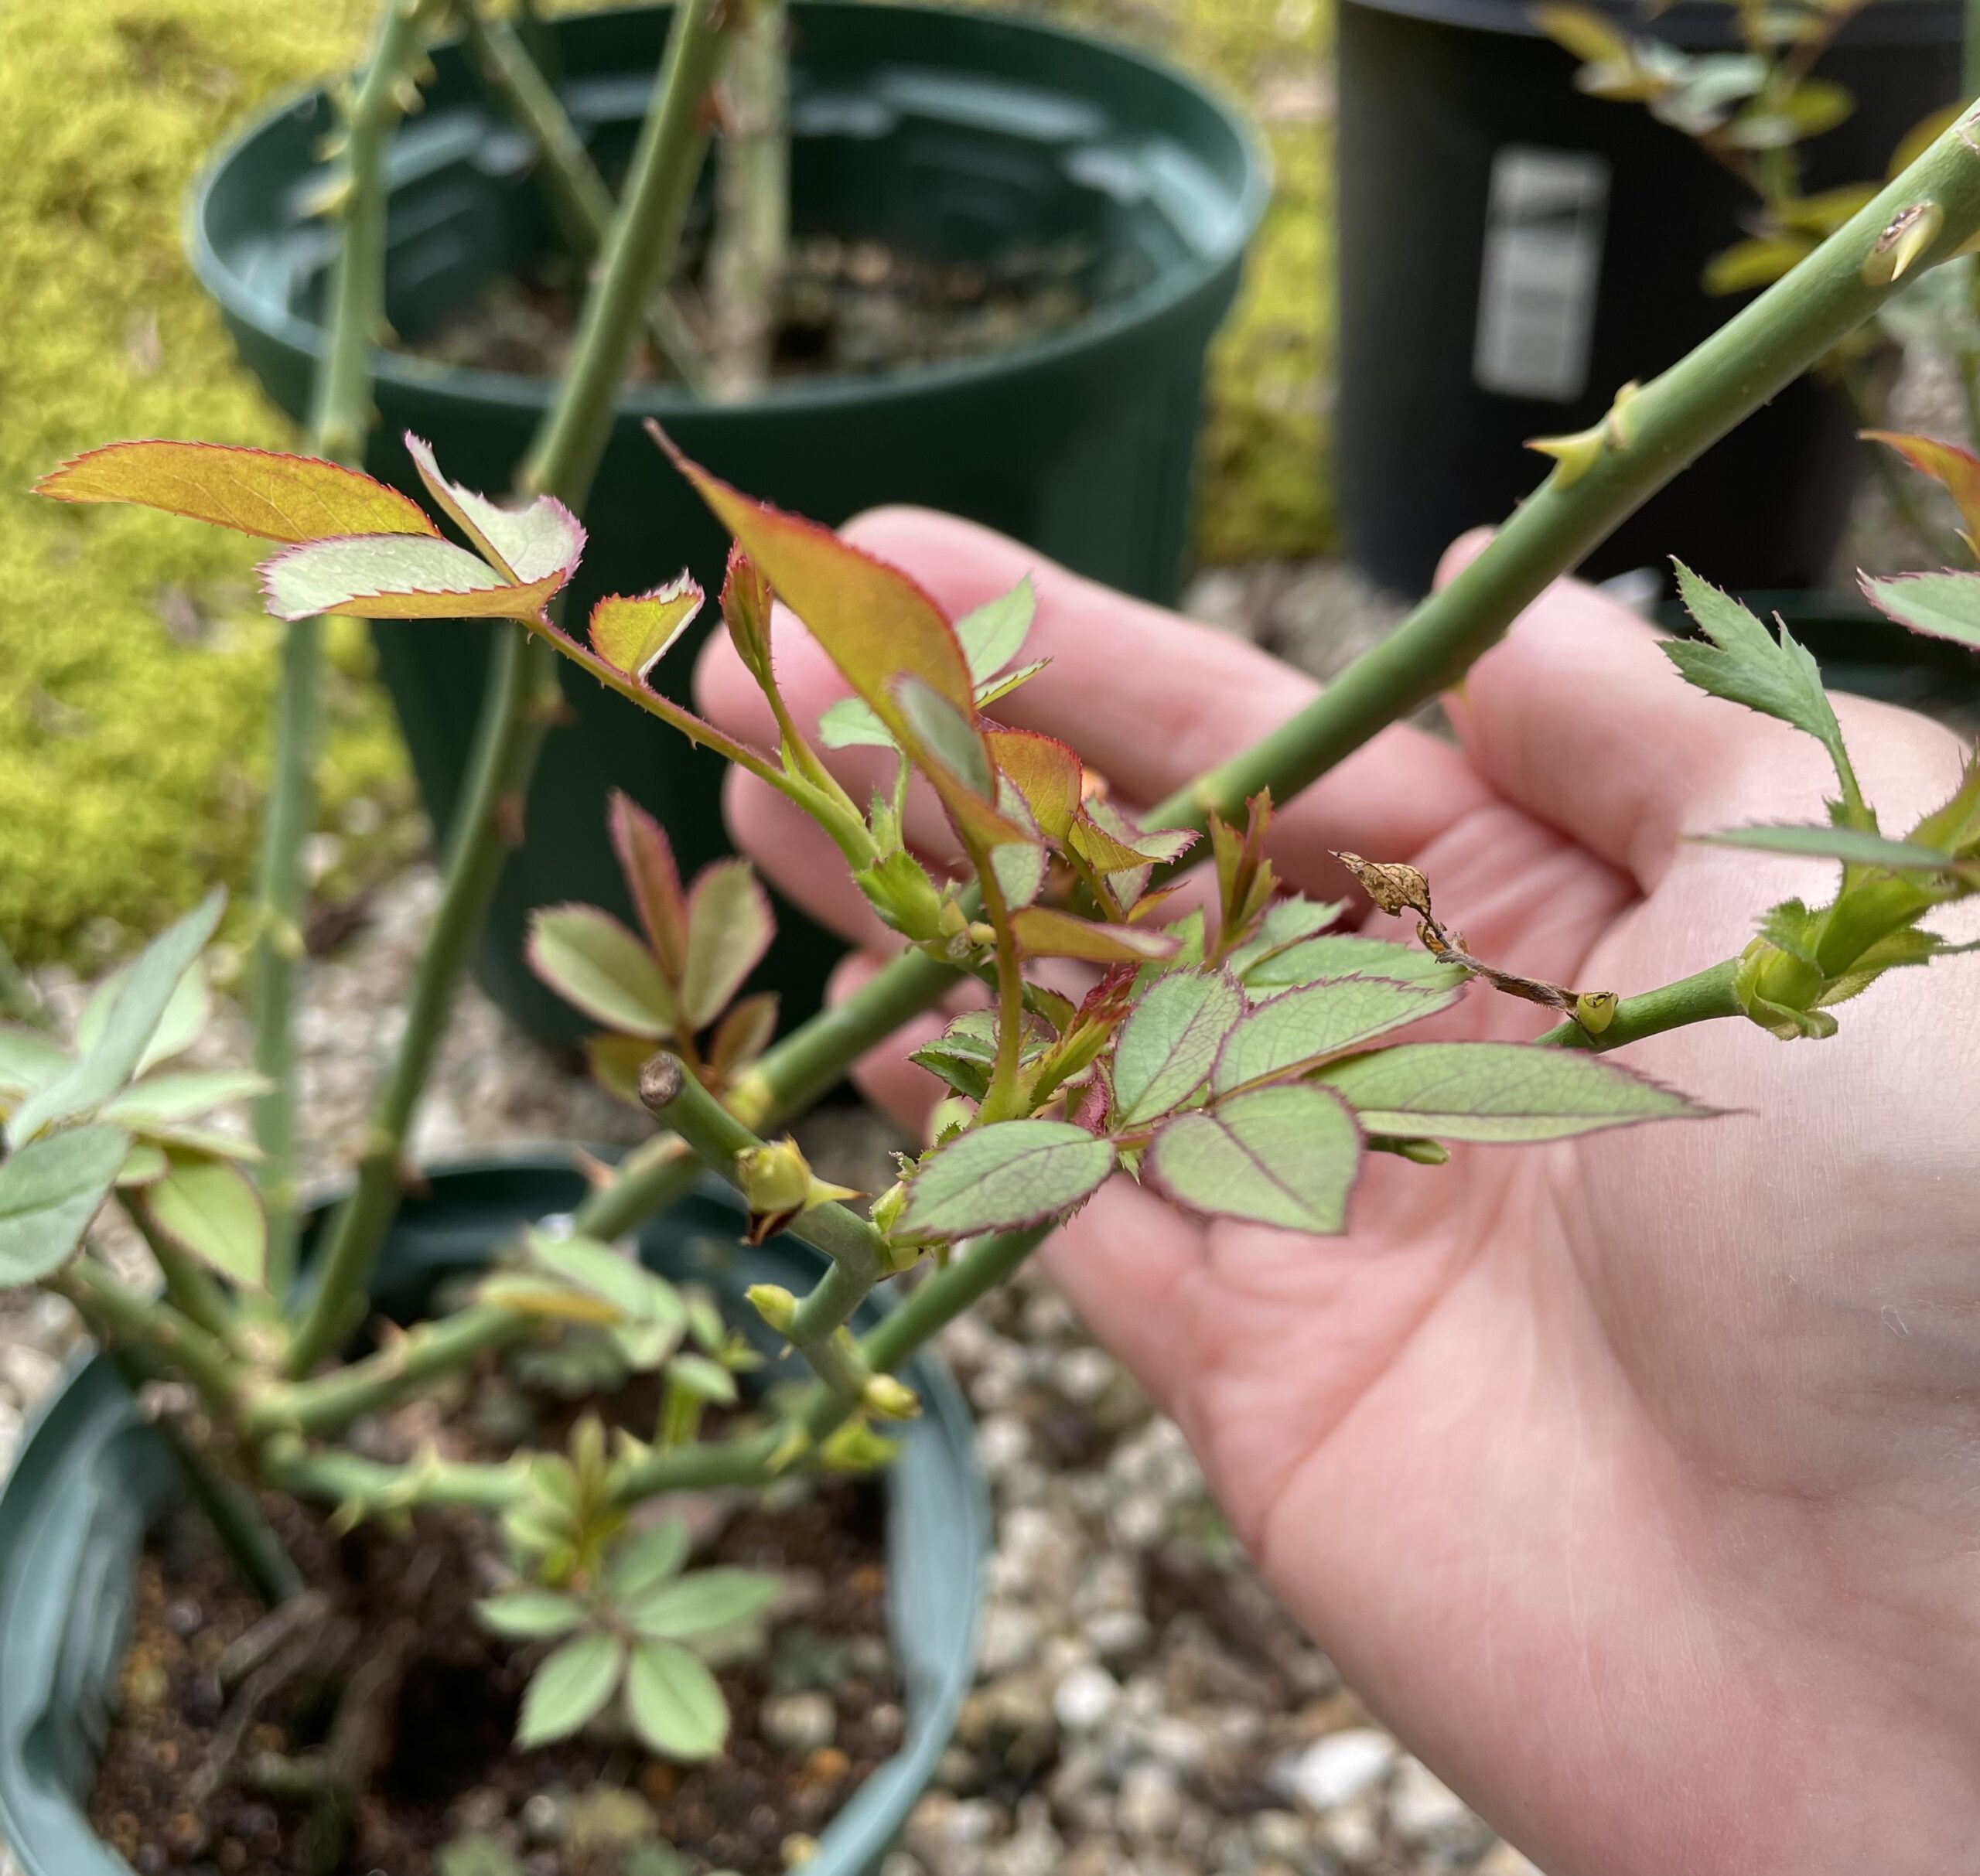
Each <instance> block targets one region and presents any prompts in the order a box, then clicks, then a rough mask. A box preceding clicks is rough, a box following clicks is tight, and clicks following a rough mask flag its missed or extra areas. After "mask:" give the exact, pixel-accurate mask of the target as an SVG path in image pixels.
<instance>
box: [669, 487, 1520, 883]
mask: <svg viewBox="0 0 1980 1876" xmlns="http://www.w3.org/2000/svg"><path fill="white" fill-rule="evenodd" d="M845 533H846V535H847V537H848V538H849V539H851V540H853V541H856V542H858V544H859V545H860V546H862V547H865V548H866V549H867V550H868V551H871V552H872V553H875V554H877V555H878V556H879V558H882V559H884V560H886V561H890V562H892V563H893V564H894V565H897V566H900V567H901V568H903V569H904V570H905V571H907V572H909V573H910V574H911V575H913V576H914V578H917V580H918V581H920V583H921V584H922V585H923V586H925V587H927V588H928V590H929V591H930V592H931V593H932V595H934V598H935V599H936V601H937V603H938V604H939V605H941V606H943V608H944V609H945V610H947V611H948V612H951V614H952V615H956V614H960V613H961V612H966V611H968V610H969V609H971V607H973V606H975V605H981V603H983V602H985V600H988V599H992V598H995V596H996V595H998V594H999V593H1001V592H1007V591H1008V590H1009V588H1010V587H1011V586H1012V585H1015V584H1016V582H1017V580H1018V579H1019V578H1020V577H1022V575H1025V574H1026V573H1027V572H1028V573H1029V574H1031V575H1032V576H1033V581H1034V583H1035V585H1036V589H1037V592H1038V599H1039V606H1038V618H1037V622H1036V626H1034V627H1033V633H1032V636H1031V639H1030V641H1029V643H1027V645H1026V648H1025V653H1024V655H1025V656H1026V657H1027V658H1030V657H1050V659H1051V660H1052V663H1051V664H1050V667H1048V668H1047V669H1046V670H1045V671H1044V672H1043V673H1042V674H1040V675H1039V677H1036V678H1034V679H1033V680H1032V681H1031V682H1030V683H1029V684H1026V685H1025V686H1024V687H1022V688H1021V689H1020V690H1019V691H1016V692H1015V693H1013V694H1012V695H1011V696H1010V697H1009V698H1006V699H1005V700H1004V701H1002V702H1001V703H1000V704H999V705H998V706H997V708H996V712H995V714H996V715H997V716H998V717H999V719H1000V720H1002V721H1007V722H1009V723H1012V724H1015V725H1018V726H1019V727H1022V728H1032V729H1037V730H1040V731H1043V732H1045V733H1046V734H1047V735H1055V736H1057V737H1060V738H1061V739H1062V740H1064V741H1066V742H1070V743H1071V744H1073V745H1074V747H1075V748H1077V749H1079V750H1080V753H1081V755H1082V756H1083V757H1084V759H1086V760H1087V762H1089V764H1090V765H1091V766H1093V767H1094V769H1097V770H1098V771H1099V772H1100V773H1101V774H1102V775H1104V776H1106V777H1107V779H1108V781H1109V783H1111V785H1112V786H1114V787H1115V790H1116V791H1117V792H1118V793H1119V794H1120V795H1121V796H1122V798H1123V799H1124V800H1125V801H1127V802H1128V803H1130V804H1131V805H1136V806H1142V807H1146V806H1148V805H1149V804H1151V803H1154V802H1156V801H1157V800H1160V799H1161V798H1162V797H1163V796H1166V795H1168V794H1169V793H1173V792H1174V791H1175V790H1176V789H1178V788H1179V787H1180V786H1182V785H1183V784H1184V783H1186V782H1188V781H1190V780H1191V779H1193V778H1194V777H1195V776H1197V775H1198V774H1200V773H1202V772H1203V771H1204V770H1207V769H1211V768H1214V767H1215V766H1217V764H1218V763H1220V762H1222V761H1224V760H1225V759H1227V758H1229V757H1230V756H1234V755H1235V754H1237V752H1239V751H1241V750H1242V749H1245V748H1248V746H1250V745H1251V744H1252V743H1254V742H1257V741H1258V739H1259V738H1261V737H1262V736H1264V735H1266V734H1268V732H1271V731H1272V730H1273V729H1275V728H1278V725H1280V724H1281V723H1282V722H1283V721H1285V718H1287V717H1289V716H1290V715H1292V714H1293V713H1294V712H1295V711H1297V710H1298V709H1299V708H1300V707H1301V706H1302V704H1305V703H1306V702H1307V701H1310V699H1311V698H1312V697H1313V694H1314V691H1315V687H1314V685H1313V683H1312V681H1311V680H1309V679H1307V678H1306V677H1302V676H1301V675H1300V674H1298V673H1296V672H1295V671H1293V670H1290V669H1289V667H1286V666H1285V665H1283V664H1281V663H1279V662H1278V660H1276V659H1274V658H1272V657H1269V656H1268V655H1267V654H1266V653H1264V652H1262V651H1261V650H1258V648H1257V647H1255V646H1251V645H1247V644H1244V643H1241V641H1238V640H1234V639H1232V638H1230V637H1228V636H1226V635H1224V634H1223V633H1217V632H1214V631H1212V630H1210V629H1208V628H1207V627H1204V626H1198V625H1195V624H1193V623H1191V622H1189V621H1187V620H1186V619H1179V618H1178V617H1176V616H1175V615H1173V614H1172V613H1168V612H1163V611H1162V610H1161V609H1159V608H1157V607H1155V606H1152V605H1145V604H1143V603H1142V602H1139V601H1137V600H1132V599H1126V598H1124V597H1123V596H1122V595H1119V594H1118V593H1115V592H1110V591H1108V589H1107V588H1104V587H1101V586H1099V585H1095V584H1094V583H1093V582H1091V581H1087V580H1084V579H1081V578H1079V577H1078V576H1077V575H1074V574H1071V573H1069V572H1067V571H1065V569H1063V568H1060V567H1057V566H1054V565H1052V563H1050V561H1044V560H1043V559H1041V558H1040V557H1039V555H1037V554H1035V553H1033V552H1032V551H1030V550H1029V549H1027V548H1024V547H1020V546H1019V545H1018V544H1016V543H1015V542H1013V541H1008V540H1005V538H1004V537H1002V536H1000V535H998V534H994V533H992V532H991V531H990V530H988V529H985V528H981V527H976V526H975V525H973V524H971V523H968V522H965V521H961V520H955V519H954V518H952V517H947V516H943V515H937V514H934V513H929V512H927V511H925V510H915V509H902V508H892V509H881V510H876V511H874V512H873V513H870V514H867V515H864V516H862V517H859V518H858V519H857V520H854V521H853V522H852V523H850V524H848V527H847V528H846V529H845ZM774 645H775V655H776V657H777V671H778V677H779V680H780V684H781V685H782V687H783V691H784V694H785V696H786V698H787V700H788V701H790V707H791V710H792V714H793V715H794V717H796V718H797V720H798V721H799V722H800V723H801V724H805V723H808V722H810V721H814V720H815V718H816V716H817V715H818V711H821V709H823V708H824V707H825V705H826V704H829V703H830V702H831V701H834V700H835V699H836V698H839V697H841V696H843V695H844V694H845V689H846V687H845V683H844V681H843V680H841V678H840V677H838V674H837V672H836V671H835V670H833V669H832V667H831V664H830V663H829V661H828V660H826V658H825V657H824V653H823V652H822V651H821V650H819V648H818V646H817V645H816V644H815V643H814V642H813V641H812V640H811V639H810V638H809V636H808V635H807V634H805V633H803V632H802V631H801V629H797V628H796V627H795V626H794V624H793V623H792V622H788V621H783V622H780V629H777V631H776V633H775V635H774ZM698 690H699V694H700V696H701V698H702V705H703V708H705V710H706V711H708V715H710V716H711V717H712V718H714V719H715V721H717V722H719V723H720V724H722V725H723V727H724V728H728V729H729V730H731V732H732V733H735V734H738V735H752V736H753V737H755V738H757V739H759V740H761V739H763V738H765V737H766V735H767V734H768V733H769V731H768V728H767V726H768V724H769V713H768V711H767V708H766V706H765V705H764V704H763V700H762V699H761V698H760V696H758V695H756V691H755V686H754V684H753V681H752V680H750V678H749V675H748V674H747V673H746V671H745V670H743V669H742V666H741V664H740V663H739V660H737V659H736V656H735V653H734V652H733V650H732V648H731V647H729V645H728V643H727V642H726V640H725V639H721V638H719V637H718V639H716V640H712V641H711V643H710V645H709V647H708V650H707V651H705V653H704V654H703V657H702V663H701V667H700V670H699V673H698ZM837 766H838V765H837V762H836V761H835V769H836V768H837ZM1486 799H1487V791H1486V790H1484V789H1483V787H1482V786H1481V785H1480V783H1478V781H1477V779H1476V777H1475V776H1473V774H1472V773H1471V771H1470V768H1469V766H1468V765H1467V764H1466V762H1464V760H1463V758H1462V757H1461V756H1459V754H1458V753H1457V752H1456V751H1454V750H1453V749H1451V748H1449V745H1446V744H1445V743H1443V742H1440V741H1439V740H1438V739H1436V738H1432V737H1429V736H1427V735H1423V734H1422V732H1418V731H1415V730H1413V729H1411V728H1407V727H1406V726H1399V727H1397V728H1392V729H1391V730H1389V731H1388V732H1384V734H1383V735H1381V736H1379V737H1377V738H1376V739H1375V740H1374V742H1371V743H1370V744H1369V745H1367V746H1366V747H1365V748H1364V749H1361V750H1360V751H1358V752H1357V753H1356V754H1355V755H1354V756H1351V757H1350V758H1349V759H1347V761H1346V762H1343V763H1342V764H1341V765H1340V766H1339V767H1338V768H1336V769H1335V770H1334V771H1333V773H1330V775H1328V776H1326V777H1325V778H1323V780H1322V781H1321V782H1320V783H1318V784H1316V786H1314V787H1313V789H1311V790H1309V791H1308V792H1307V793H1306V794H1305V795H1304V796H1302V797H1301V798H1300V799H1299V800H1298V801H1297V802H1296V803H1294V804H1292V806H1291V807H1286V806H1285V804H1283V803H1282V804H1281V807H1282V812H1281V815H1280V817H1279V820H1278V823H1277V824H1276V826H1275V840H1274V852H1275V856H1276V857H1277V858H1278V861H1279V864H1280V867H1281V870H1282V872H1283V873H1284V874H1285V875H1286V877H1287V878H1289V879H1290V880H1291V881H1292V882H1293V883H1294V884H1296V885H1300V886H1302V887H1305V888H1306V889H1309V890H1318V891H1330V890H1333V889H1337V888H1338V887H1339V886H1340V884H1341V876H1340V873H1339V871H1338V869H1337V868H1335V867H1334V866H1333V863H1332V862H1331V861H1329V860H1328V859H1327V858H1326V852H1327V850H1328V849H1329V848H1334V847H1354V848H1359V849H1360V851H1364V852H1367V853H1371V854H1377V855H1381V856H1384V857H1399V856H1401V855H1404V854H1409V853H1412V852H1414V851H1416V849H1417V848H1419V847H1420V846H1421V845H1422V844H1423V843H1424V842H1425V841H1427V840H1429V838H1431V837H1432V835H1434V834H1435V833H1436V832H1438V831H1440V830H1441V829H1442V828H1443V827H1446V826H1449V824H1451V823H1452V822H1453V820H1456V819H1458V818H1459V817H1462V816H1463V814H1466V813H1468V812H1470V810H1472V809H1473V808H1475V807H1477V806H1479V805H1480V804H1481V803H1483V801H1484V800H1486ZM917 837H930V836H929V835H928V834H927V831H926V830H922V831H919V832H918V833H917Z"/></svg>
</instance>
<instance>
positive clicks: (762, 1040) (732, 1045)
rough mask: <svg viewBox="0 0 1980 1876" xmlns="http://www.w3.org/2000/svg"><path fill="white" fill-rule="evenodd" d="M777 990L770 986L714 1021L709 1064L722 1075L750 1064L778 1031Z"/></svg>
mask: <svg viewBox="0 0 1980 1876" xmlns="http://www.w3.org/2000/svg"><path fill="white" fill-rule="evenodd" d="M776 1035H777V993H776V991H769V990H766V991H758V992H757V993H756V995H755V996H753V997H745V998H743V999H742V1001H740V1002H739V1003H738V1004H736V1005H734V1006H733V1008H731V1009H730V1011H729V1014H728V1015H726V1016H725V1017H723V1018H722V1021H721V1022H719V1023H718V1024H716V1025H715V1035H714V1036H713V1038H712V1039H711V1040H710V1042H709V1043H708V1066H709V1067H710V1068H712V1069H714V1070H715V1073H717V1074H718V1075H722V1076H729V1075H733V1074H735V1073H736V1072H737V1071H738V1070H739V1069H745V1068H747V1067H748V1066H749V1064H750V1063H751V1062H753V1061H755V1060H756V1058H757V1056H760V1055H761V1054H762V1053H763V1051H764V1050H765V1049H767V1048H769V1047H770V1043H771V1041H772V1040H773V1038H774V1037H775V1036H776Z"/></svg>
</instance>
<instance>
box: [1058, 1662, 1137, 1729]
mask: <svg viewBox="0 0 1980 1876" xmlns="http://www.w3.org/2000/svg"><path fill="white" fill-rule="evenodd" d="M1120 1697H1121V1684H1120V1683H1119V1682H1118V1681H1117V1680H1115V1678H1114V1676H1112V1675H1111V1674H1110V1673H1108V1671H1107V1670H1106V1669H1104V1667H1076V1668H1074V1670H1073V1671H1072V1672H1071V1673H1070V1674H1068V1675H1067V1676H1066V1677H1065V1679H1064V1680H1062V1681H1060V1683H1059V1685H1058V1687H1057V1690H1056V1691H1055V1692H1054V1693H1053V1696H1052V1711H1053V1713H1054V1714H1057V1716H1058V1720H1059V1724H1060V1725H1061V1726H1063V1728H1065V1729H1066V1730H1067V1732H1069V1733H1090V1732H1091V1731H1093V1729H1094V1728H1095V1727H1096V1726H1098V1725H1099V1724H1100V1723H1101V1721H1103V1720H1104V1719H1105V1718H1106V1717H1107V1716H1108V1714H1110V1713H1111V1712H1112V1711H1114V1703H1115V1701H1116V1700H1118V1699H1119V1698H1120Z"/></svg>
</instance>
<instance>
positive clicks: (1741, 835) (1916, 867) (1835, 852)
mask: <svg viewBox="0 0 1980 1876" xmlns="http://www.w3.org/2000/svg"><path fill="white" fill-rule="evenodd" d="M1693 838H1694V839H1695V840H1696V841H1698V842H1700V843H1701V844H1703V845H1705V846H1709V847H1740V848H1751V849H1753V850H1754V851H1758V852H1760V853H1778V854H1802V855H1805V856H1806V857H1808V858H1811V859H1817V860H1842V861H1847V862H1848V863H1849V865H1852V866H1881V867H1886V868H1890V871H1893V872H1899V873H1902V872H1917V871H1927V872H1943V871H1944V870H1945V868H1948V867H1949V866H1951V865H1953V864H1954V855H1952V854H1949V853H1942V852H1941V851H1939V850H1938V849H1937V848H1933V847H1920V846H1919V845H1917V844H1916V843H1915V842H1913V841H1893V840H1887V839H1886V838H1885V837H1884V836H1883V835H1882V834H1870V833H1868V832H1866V831H1864V830H1863V829H1862V828H1860V827H1827V826H1816V825H1813V824H1809V825H1805V826H1804V825H1801V824H1787V825H1761V826H1759V827H1729V828H1727V829H1726V830H1725V831H1723V832H1722V833H1719V834H1695V835H1694V836H1693Z"/></svg>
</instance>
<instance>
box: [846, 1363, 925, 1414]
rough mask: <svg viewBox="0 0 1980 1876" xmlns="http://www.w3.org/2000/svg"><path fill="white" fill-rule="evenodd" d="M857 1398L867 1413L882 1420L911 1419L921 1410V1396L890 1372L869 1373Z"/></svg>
mask: <svg viewBox="0 0 1980 1876" xmlns="http://www.w3.org/2000/svg"><path fill="white" fill-rule="evenodd" d="M859 1399H860V1404H862V1406H863V1407H865V1409H866V1410H867V1411H868V1412H869V1414H878V1415H879V1417H880V1418H881V1419H882V1420H913V1419H915V1418H917V1417H918V1416H919V1415H920V1412H921V1397H920V1395H919V1394H917V1393H916V1392H915V1391H914V1390H913V1388H911V1387H909V1386H908V1385H907V1383H906V1382H904V1381H897V1380H895V1379H894V1377H893V1376H892V1375H890V1374H875V1375H869V1376H867V1377H866V1385H865V1387H863V1388H862V1389H861V1390H859Z"/></svg>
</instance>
